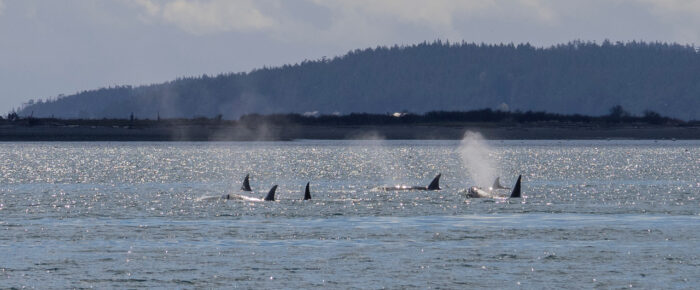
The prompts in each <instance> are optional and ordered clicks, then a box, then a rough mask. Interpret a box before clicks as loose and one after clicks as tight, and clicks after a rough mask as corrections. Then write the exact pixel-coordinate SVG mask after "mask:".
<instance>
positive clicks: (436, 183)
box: [428, 173, 442, 190]
mask: <svg viewBox="0 0 700 290" xmlns="http://www.w3.org/2000/svg"><path fill="white" fill-rule="evenodd" d="M440 176H442V173H438V175H437V176H435V178H433V181H431V182H430V185H428V190H440Z"/></svg>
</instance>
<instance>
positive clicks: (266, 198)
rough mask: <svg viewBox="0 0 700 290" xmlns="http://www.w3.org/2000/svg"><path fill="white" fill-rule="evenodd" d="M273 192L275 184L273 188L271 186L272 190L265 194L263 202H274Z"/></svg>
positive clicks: (275, 187)
mask: <svg viewBox="0 0 700 290" xmlns="http://www.w3.org/2000/svg"><path fill="white" fill-rule="evenodd" d="M275 191H277V185H276V184H275V185H274V186H272V188H271V189H270V192H268V193H267V195H266V196H265V199H263V200H264V201H275Z"/></svg>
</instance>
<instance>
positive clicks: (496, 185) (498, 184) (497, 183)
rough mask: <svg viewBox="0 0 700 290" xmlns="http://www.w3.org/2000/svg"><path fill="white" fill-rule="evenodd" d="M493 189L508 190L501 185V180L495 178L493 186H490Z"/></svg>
mask: <svg viewBox="0 0 700 290" xmlns="http://www.w3.org/2000/svg"><path fill="white" fill-rule="evenodd" d="M491 188H493V189H509V188H508V187H505V186H503V185H501V178H500V177H496V180H494V181H493V185H492V186H491Z"/></svg>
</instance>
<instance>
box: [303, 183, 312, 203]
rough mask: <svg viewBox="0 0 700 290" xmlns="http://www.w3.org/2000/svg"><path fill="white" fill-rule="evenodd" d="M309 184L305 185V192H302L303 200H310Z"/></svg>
mask: <svg viewBox="0 0 700 290" xmlns="http://www.w3.org/2000/svg"><path fill="white" fill-rule="evenodd" d="M309 183H310V182H307V183H306V190H305V191H304V200H309V199H311V190H309Z"/></svg>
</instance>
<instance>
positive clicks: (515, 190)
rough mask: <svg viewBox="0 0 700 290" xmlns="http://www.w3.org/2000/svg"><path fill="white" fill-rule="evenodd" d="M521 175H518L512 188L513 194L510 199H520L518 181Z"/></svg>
mask: <svg viewBox="0 0 700 290" xmlns="http://www.w3.org/2000/svg"><path fill="white" fill-rule="evenodd" d="M522 177H523V176H522V175H518V181H516V182H515V186H513V192H512V193H511V194H510V198H519V197H520V179H521V178H522Z"/></svg>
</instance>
